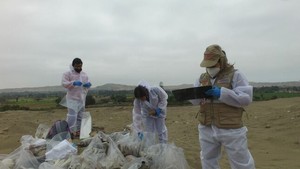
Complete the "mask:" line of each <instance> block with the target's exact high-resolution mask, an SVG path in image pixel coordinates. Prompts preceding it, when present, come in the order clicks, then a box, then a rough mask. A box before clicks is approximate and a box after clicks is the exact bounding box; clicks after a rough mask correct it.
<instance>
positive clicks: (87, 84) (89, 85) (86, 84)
mask: <svg viewBox="0 0 300 169" xmlns="http://www.w3.org/2000/svg"><path fill="white" fill-rule="evenodd" d="M91 86H92V84H91V83H90V82H87V83H85V84H83V87H86V88H90V87H91Z"/></svg>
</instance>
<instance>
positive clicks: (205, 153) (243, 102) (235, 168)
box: [191, 70, 255, 169]
mask: <svg viewBox="0 0 300 169" xmlns="http://www.w3.org/2000/svg"><path fill="white" fill-rule="evenodd" d="M211 82H212V84H214V79H211ZM194 86H195V87H198V86H200V82H199V79H197V80H196V83H195V84H194ZM252 95H253V87H252V86H250V85H249V83H248V81H247V80H246V78H245V76H244V75H243V74H242V73H241V72H240V71H238V70H237V71H235V73H234V75H233V79H232V89H227V88H224V87H222V88H221V95H220V98H219V101H220V102H223V103H225V104H228V105H230V106H234V107H244V106H247V105H249V104H250V103H251V102H252ZM191 102H192V103H193V104H196V105H199V103H200V106H201V104H205V103H204V102H205V101H204V100H191ZM198 130H199V141H200V148H201V152H200V158H201V163H202V168H203V169H219V168H220V167H219V163H218V161H219V159H220V158H221V146H224V149H225V151H226V153H227V156H228V159H229V163H230V166H231V168H232V169H254V168H255V165H254V160H253V157H252V155H251V153H250V151H249V149H248V145H247V136H246V133H247V131H248V130H247V128H246V126H244V127H241V128H237V129H221V128H218V127H216V126H215V125H213V124H212V125H211V126H204V125H201V124H199V125H198Z"/></svg>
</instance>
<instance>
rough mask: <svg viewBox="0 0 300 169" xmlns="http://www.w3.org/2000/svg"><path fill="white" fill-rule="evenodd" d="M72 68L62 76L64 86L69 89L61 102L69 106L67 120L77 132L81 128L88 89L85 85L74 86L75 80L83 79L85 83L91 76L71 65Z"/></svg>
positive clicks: (70, 126)
mask: <svg viewBox="0 0 300 169" xmlns="http://www.w3.org/2000/svg"><path fill="white" fill-rule="evenodd" d="M70 69H71V70H70V71H67V72H65V73H64V74H63V76H62V86H63V87H64V88H66V89H67V95H66V96H65V100H62V102H61V104H62V105H63V106H66V107H67V108H68V114H67V122H68V125H69V128H70V130H71V132H76V131H79V130H80V126H81V120H82V114H83V112H84V111H85V99H86V95H87V92H88V89H87V88H85V87H83V86H74V85H73V82H74V81H81V82H82V84H85V83H88V82H89V78H88V76H87V74H86V73H85V72H83V71H81V72H80V73H77V72H76V71H75V70H74V68H73V66H70ZM64 102H65V103H64Z"/></svg>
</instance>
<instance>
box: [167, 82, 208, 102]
mask: <svg viewBox="0 0 300 169" xmlns="http://www.w3.org/2000/svg"><path fill="white" fill-rule="evenodd" d="M211 88H212V86H201V87H191V88H185V89H177V90H172V93H173V95H174V97H175V99H176V100H177V101H185V100H192V99H201V98H207V99H209V98H212V96H209V95H206V94H205V92H206V91H207V90H209V89H211Z"/></svg>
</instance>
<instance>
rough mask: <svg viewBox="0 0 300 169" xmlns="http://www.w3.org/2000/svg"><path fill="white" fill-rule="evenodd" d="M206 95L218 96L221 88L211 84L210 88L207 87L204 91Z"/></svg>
mask: <svg viewBox="0 0 300 169" xmlns="http://www.w3.org/2000/svg"><path fill="white" fill-rule="evenodd" d="M205 94H206V95H209V96H214V97H216V98H219V97H220V96H221V89H220V88H219V87H217V86H213V88H212V89H209V90H207V91H206V92H205Z"/></svg>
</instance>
